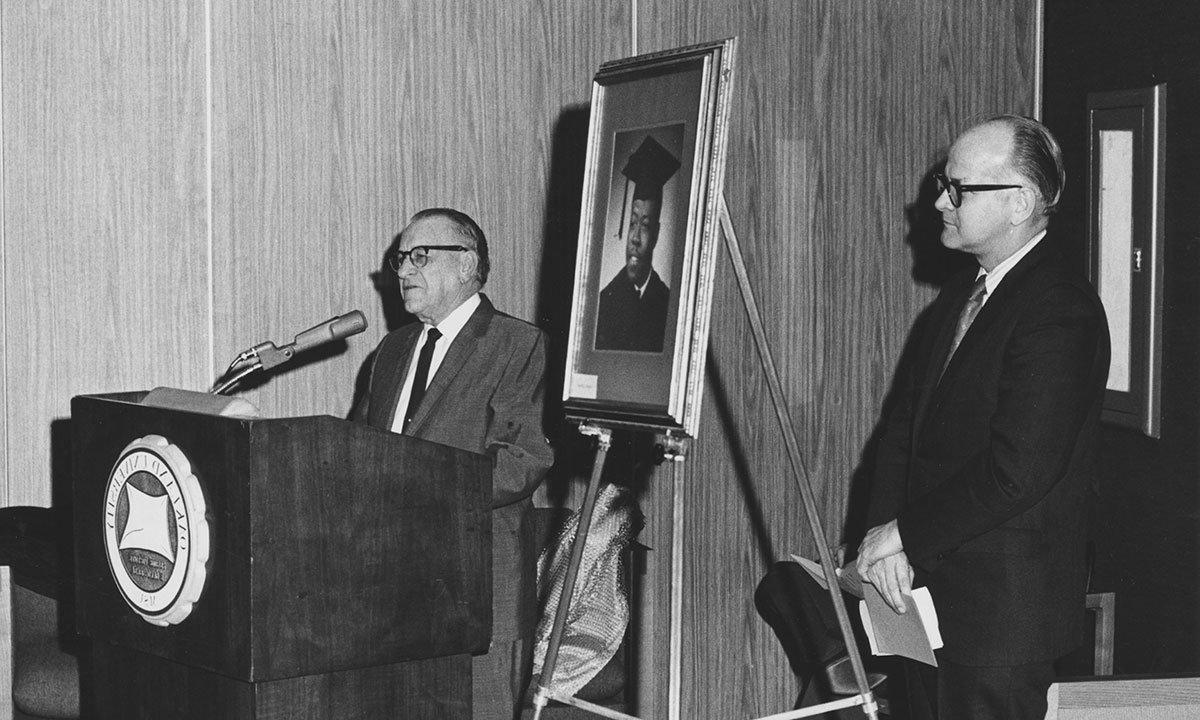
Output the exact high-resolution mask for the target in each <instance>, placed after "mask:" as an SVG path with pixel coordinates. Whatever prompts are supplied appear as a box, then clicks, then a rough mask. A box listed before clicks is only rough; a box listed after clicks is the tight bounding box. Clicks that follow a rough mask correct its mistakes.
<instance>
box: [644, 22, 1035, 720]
mask: <svg viewBox="0 0 1200 720" xmlns="http://www.w3.org/2000/svg"><path fill="white" fill-rule="evenodd" d="M638 8H639V11H640V13H641V14H640V16H639V18H638V27H639V28H640V32H641V35H640V37H639V41H638V43H639V47H640V48H641V50H642V51H643V52H650V51H654V50H661V49H666V48H669V47H673V46H679V45H686V44H690V43H694V42H699V41H704V40H710V39H715V38H720V37H726V36H730V35H738V36H739V38H740V45H739V50H740V53H741V55H740V57H739V67H738V69H737V78H736V90H735V100H734V108H735V110H734V113H733V119H732V132H731V135H730V145H729V163H728V171H727V179H726V183H725V188H726V196H727V198H728V201H729V206H730V209H731V213H732V216H733V223H734V226H735V228H736V230H737V232H738V235H739V240H740V241H741V245H742V250H743V253H744V254H745V259H746V263H747V265H748V266H749V271H750V275H751V282H752V284H753V287H754V291H755V294H756V296H757V298H758V300H759V304H760V306H761V307H762V308H763V312H764V314H765V317H764V321H765V324H766V330H767V334H768V336H769V338H770V341H771V343H772V351H773V353H774V356H775V359H776V363H777V364H778V366H779V369H780V373H781V376H782V377H781V380H782V382H783V385H784V389H785V393H787V395H788V397H789V402H790V407H789V410H790V412H791V415H792V420H793V422H794V423H795V425H796V429H797V432H798V434H799V438H800V442H801V446H802V451H803V452H804V453H805V459H806V463H807V468H808V472H809V474H810V477H811V481H812V485H813V489H814V491H815V495H816V499H817V504H818V507H819V508H820V510H821V512H822V516H823V518H825V523H826V525H825V532H826V535H827V540H828V541H829V542H830V543H831V544H832V545H833V546H836V545H838V544H839V543H840V542H841V539H842V532H843V529H844V526H845V523H846V518H847V513H848V512H852V511H853V509H854V508H852V507H849V503H848V499H849V498H850V497H851V486H852V484H853V483H854V482H855V478H856V477H857V476H858V475H860V474H862V472H863V453H864V451H865V450H866V448H867V447H868V446H869V440H870V437H871V433H872V430H873V428H874V426H875V424H876V422H877V421H878V419H879V416H880V412H881V409H882V406H883V402H884V398H885V396H886V393H887V390H888V386H889V383H890V381H891V378H892V374H893V371H894V369H895V364H896V361H897V359H898V357H899V354H900V351H901V349H902V347H903V343H904V341H905V339H906V337H907V334H908V331H909V329H910V326H911V324H912V322H913V320H914V319H915V317H916V315H917V313H918V312H919V311H920V309H921V308H922V307H923V306H924V305H925V304H926V303H927V302H928V301H929V300H930V299H931V298H932V295H933V288H932V287H930V285H929V284H927V283H925V282H918V281H916V280H914V263H915V262H916V258H917V253H916V250H917V248H918V247H924V245H925V244H927V243H929V242H930V241H931V238H929V237H924V236H920V233H919V232H918V230H919V229H917V228H914V227H913V226H912V225H910V222H909V215H908V214H907V212H906V210H907V208H908V207H909V206H911V205H914V204H915V203H917V201H918V199H919V198H920V195H921V189H922V188H921V182H922V179H923V177H924V176H925V175H926V174H927V173H928V172H929V171H931V170H932V169H933V166H934V165H935V164H936V163H937V162H938V161H939V160H941V159H942V157H943V155H944V153H945V151H946V148H947V147H948V144H949V142H950V140H951V139H952V138H953V136H954V135H955V134H956V133H957V132H958V131H959V130H961V129H963V128H964V127H965V126H966V125H968V124H970V122H971V121H972V120H974V119H982V118H983V117H986V116H988V115H990V114H994V113H996V112H1002V111H1017V112H1022V113H1026V114H1027V113H1029V112H1031V109H1032V108H1031V103H1032V94H1033V77H1032V72H1033V68H1034V58H1033V57H1032V52H1033V48H1034V42H1033V40H1034V38H1033V36H1032V33H1033V30H1034V19H1035V16H1034V11H1035V2H1033V0H1010V1H1009V2H1001V3H994V4H990V5H986V6H984V5H981V4H979V3H974V2H966V1H964V0H960V1H956V2H950V3H946V2H933V1H932V0H908V1H899V0H895V1H892V2H884V3H880V2H870V1H868V0H854V1H853V2H841V3H835V2H804V3H769V4H753V5H747V4H745V3H737V2H732V1H729V2H717V3H711V2H710V3H698V2H693V1H692V0H650V1H649V2H646V1H642V2H639V3H638ZM726 263H727V260H726V259H725V258H722V259H721V260H720V261H719V265H718V267H727V264H726ZM714 303H715V304H714V310H713V326H712V338H711V345H710V347H711V352H710V361H711V367H710V369H709V382H708V386H707V392H706V397H705V401H704V402H705V405H704V415H705V417H704V421H703V423H702V430H701V432H700V437H699V438H698V439H697V441H696V443H695V445H694V450H693V452H692V454H691V456H690V457H689V458H688V459H687V460H686V462H685V463H684V466H683V470H684V472H685V473H686V481H685V483H684V486H685V488H686V489H685V495H684V506H685V512H684V528H683V533H684V534H683V537H684V548H685V551H684V552H685V555H684V566H683V578H684V583H685V585H684V587H685V590H684V607H683V622H682V632H683V650H682V676H681V685H682V698H681V705H680V712H681V717H698V716H705V717H754V716H759V715H764V714H769V713H772V712H778V711H781V710H783V709H786V708H787V707H790V703H791V702H793V701H794V700H795V697H796V694H797V692H798V687H797V684H796V682H795V678H794V677H792V676H791V672H790V670H789V669H788V665H787V661H786V659H785V658H784V656H783V654H782V651H781V650H780V648H779V647H778V642H777V640H776V639H775V638H774V636H773V635H772V633H771V632H770V630H769V628H768V627H767V626H766V624H765V623H763V622H762V620H761V619H759V617H758V615H757V613H756V611H755V609H754V605H753V592H754V588H755V586H756V584H757V583H758V581H759V579H761V577H762V575H763V573H764V572H765V571H766V569H767V566H768V564H769V563H770V562H771V561H772V560H774V559H776V558H786V556H787V554H788V553H790V552H802V553H806V554H809V555H810V556H812V555H815V550H814V547H813V540H812V537H811V534H810V533H809V531H808V528H807V525H806V523H805V521H804V517H803V511H802V509H801V507H800V497H799V493H798V491H797V490H796V488H795V486H794V482H793V480H792V476H791V471H790V469H789V467H788V463H787V457H786V455H785V454H784V452H783V447H782V443H781V442H779V438H780V434H779V433H780V431H779V428H778V425H777V423H776V421H775V418H774V413H773V410H772V408H771V407H770V404H769V402H770V400H769V394H768V393H767V392H766V388H765V386H764V378H763V376H762V371H761V367H760V364H759V360H758V357H757V355H756V351H755V348H754V344H753V339H752V337H751V334H750V330H749V325H748V323H747V321H746V319H745V313H744V309H743V306H742V301H741V298H740V295H739V293H738V290H737V288H736V284H735V282H734V280H733V278H732V274H729V273H726V274H724V276H723V277H721V278H720V280H719V282H718V283H717V287H716V292H715V298H714ZM665 500H666V498H665V496H664V495H662V494H660V495H658V496H656V497H655V498H654V499H653V501H654V502H656V503H658V502H663V501H665ZM855 542H857V540H855Z"/></svg>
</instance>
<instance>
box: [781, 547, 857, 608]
mask: <svg viewBox="0 0 1200 720" xmlns="http://www.w3.org/2000/svg"><path fill="white" fill-rule="evenodd" d="M792 559H793V560H795V561H796V562H797V563H798V564H799V565H800V567H802V568H804V571H805V572H807V573H808V574H809V575H811V576H812V579H813V580H816V581H817V584H818V585H820V586H821V588H822V589H823V590H828V589H829V583H827V582H825V570H824V569H822V567H821V563H819V562H816V561H814V560H809V559H808V558H804V557H800V556H799V555H792ZM833 573H834V575H836V576H837V584H838V587H840V588H841V589H842V592H844V593H849V594H851V595H853V596H854V597H856V598H860V597H862V596H863V581H862V579H861V578H860V577H859V576H858V566H857V565H855V564H854V563H848V564H847V565H846V566H845V567H841V568H836V569H834V571H833Z"/></svg>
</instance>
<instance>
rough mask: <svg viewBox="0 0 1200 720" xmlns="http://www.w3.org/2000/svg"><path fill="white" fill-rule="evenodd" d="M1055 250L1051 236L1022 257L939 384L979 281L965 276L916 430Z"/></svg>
mask: <svg viewBox="0 0 1200 720" xmlns="http://www.w3.org/2000/svg"><path fill="white" fill-rule="evenodd" d="M1052 247H1053V246H1052V245H1051V244H1050V238H1049V236H1047V237H1044V238H1042V240H1041V242H1039V243H1038V244H1037V246H1036V247H1034V248H1033V250H1030V251H1029V254H1028V255H1026V256H1025V257H1023V258H1021V260H1020V262H1018V263H1017V264H1016V265H1015V266H1013V268H1012V269H1011V270H1009V271H1008V273H1007V274H1006V275H1005V276H1004V279H1003V280H1001V281H1000V285H999V286H997V287H996V292H995V293H994V294H993V295H992V296H991V297H989V298H988V300H987V303H986V304H984V306H983V308H982V309H981V310H980V311H979V314H978V315H976V316H975V320H974V321H973V322H972V323H971V327H970V328H968V329H967V333H966V334H965V335H963V339H962V342H961V343H959V345H958V349H957V350H955V351H954V357H952V358H950V363H949V364H948V365H946V372H944V373H941V377H940V381H939V373H940V371H941V367H942V363H943V362H944V359H945V357H946V353H947V352H948V351H949V349H950V343H951V342H952V341H953V339H954V329H955V325H956V324H957V323H958V315H959V312H960V311H961V310H962V306H963V304H964V303H966V301H967V295H968V293H970V290H971V287H970V285H971V283H973V282H974V281H975V278H974V276H973V275H971V276H964V277H968V278H969V279H967V284H966V287H965V288H963V289H962V290H960V291H959V292H957V293H956V297H957V301H956V304H955V305H953V306H952V308H951V309H950V310H949V312H948V313H947V314H948V315H949V317H948V318H947V320H946V322H943V323H942V330H941V333H940V334H939V336H938V340H937V344H936V345H935V348H936V350H937V352H936V353H934V357H935V358H936V360H937V361H936V362H931V363H929V365H928V367H926V373H927V374H926V378H925V379H926V385H925V388H926V391H925V393H924V397H923V399H922V401H921V402H919V404H918V413H919V414H918V415H917V416H916V418H917V422H915V423H914V424H913V426H914V428H920V427H921V425H920V422H921V421H922V420H924V416H925V414H926V413H927V412H929V411H932V410H934V409H936V408H937V407H938V406H940V405H941V403H942V401H943V399H944V398H945V393H946V388H947V387H949V385H950V384H951V383H952V381H953V380H954V378H955V377H956V376H957V375H958V374H959V373H960V372H961V371H962V368H963V366H964V365H965V364H966V363H968V362H969V361H970V358H971V356H972V354H974V353H976V352H979V351H981V350H983V349H985V348H980V347H979V343H980V342H982V340H981V338H983V337H984V335H985V334H986V333H987V330H988V328H989V327H990V326H992V325H993V324H995V323H996V321H997V319H998V318H1000V317H1001V316H1003V315H1004V313H1005V312H1006V311H1007V310H1008V309H1009V308H1010V307H1011V306H1012V303H1013V301H1014V300H1015V299H1016V298H1017V297H1018V296H1019V295H1020V293H1021V286H1022V285H1023V284H1024V280H1025V278H1026V277H1027V276H1028V275H1029V272H1030V271H1031V270H1032V269H1033V268H1034V267H1036V266H1037V265H1038V264H1039V263H1041V262H1042V261H1043V260H1044V259H1045V258H1047V257H1049V255H1050V252H1051V249H1052Z"/></svg>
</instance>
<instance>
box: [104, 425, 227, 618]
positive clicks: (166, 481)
mask: <svg viewBox="0 0 1200 720" xmlns="http://www.w3.org/2000/svg"><path fill="white" fill-rule="evenodd" d="M204 513H205V504H204V494H203V493H202V492H201V490H200V482H199V481H198V480H196V476H195V475H193V474H192V465H191V463H190V462H188V459H187V456H185V455H184V454H183V451H182V450H180V449H179V448H178V447H176V446H175V445H172V444H171V443H170V442H168V441H167V439H166V438H164V437H162V436H161V435H147V436H145V437H143V438H139V439H137V440H134V441H133V442H131V443H129V444H128V445H127V446H125V449H124V450H122V451H121V456H120V458H119V459H118V460H117V462H116V464H115V465H114V466H113V469H112V472H110V473H109V475H108V488H107V489H106V491H105V493H104V549H105V552H106V554H107V555H108V566H109V569H110V570H111V571H112V576H113V579H114V580H115V581H116V583H117V587H118V588H120V590H121V594H122V595H123V596H124V597H125V602H127V603H129V606H130V607H131V608H133V609H134V611H135V612H137V613H138V614H139V615H141V616H142V618H143V619H145V620H146V622H149V623H152V624H154V625H159V626H162V627H166V626H168V625H175V624H177V623H180V622H182V621H183V620H184V618H186V617H187V616H188V615H189V614H190V613H191V612H192V606H193V605H194V604H195V603H196V601H198V600H199V599H200V593H201V591H203V590H204V581H205V579H206V577H207V571H206V569H205V564H206V563H207V562H208V550H209V531H208V521H207V520H205V517H204Z"/></svg>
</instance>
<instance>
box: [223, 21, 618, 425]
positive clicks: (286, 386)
mask: <svg viewBox="0 0 1200 720" xmlns="http://www.w3.org/2000/svg"><path fill="white" fill-rule="evenodd" d="M626 17H627V16H625V15H624V14H623V12H622V11H621V9H620V8H617V9H613V8H595V9H594V8H591V7H589V6H585V5H580V6H563V5H562V4H561V3H554V2H537V1H534V0H529V1H527V2H522V3H511V2H502V1H501V0H495V1H494V2H488V3H471V4H467V5H455V6H454V7H453V10H450V9H448V6H445V5H443V4H436V3H395V2H390V1H384V0H379V1H377V2H370V3H359V2H325V1H323V0H310V1H308V2H302V3H274V4H270V3H268V4H260V3H255V4H247V3H238V2H231V1H218V2H216V3H215V4H214V13H213V25H214V41H213V68H214V71H213V75H214V100H213V107H214V138H215V143H214V145H215V150H214V176H215V181H214V228H215V233H214V234H215V237H214V255H215V256H216V258H217V266H216V271H215V275H216V278H215V287H216V289H217V292H216V297H217V307H216V311H215V312H216V320H217V322H216V327H217V337H216V347H217V356H218V360H219V361H222V360H223V359H224V358H228V357H230V356H231V355H232V354H233V353H236V352H237V351H238V350H240V349H241V348H243V347H246V346H248V345H251V344H253V343H255V342H257V341H259V340H261V339H275V340H289V339H290V338H291V335H292V334H293V333H294V332H296V331H298V330H301V329H303V328H305V327H307V326H308V325H310V324H312V323H315V322H317V321H320V320H323V319H325V318H326V317H329V316H331V315H333V314H335V313H340V312H343V311H345V310H348V309H350V308H361V309H362V310H363V311H364V312H365V313H366V314H367V316H368V319H369V321H370V323H371V328H370V329H369V330H368V331H367V333H366V334H365V335H364V336H361V337H358V338H353V339H351V340H350V343H349V348H348V350H347V352H345V354H344V355H342V356H340V357H337V358H334V359H331V360H329V361H327V362H323V363H320V364H317V365H311V366H308V367H303V368H301V369H298V370H296V371H295V372H293V373H290V374H288V375H287V376H285V377H280V378H276V379H275V380H273V381H272V382H271V383H269V384H268V385H266V386H265V387H264V388H262V389H261V390H259V391H257V392H255V393H251V394H250V397H251V399H252V400H253V401H254V402H256V403H257V404H258V405H259V406H260V407H261V408H262V409H263V410H264V411H266V412H267V413H268V414H281V415H285V414H296V413H307V412H330V413H333V414H335V415H341V414H344V413H345V412H346V410H347V409H348V408H349V405H350V401H351V397H352V390H353V381H354V377H355V373H356V372H357V371H358V369H359V367H360V365H361V364H362V362H363V359H364V357H365V356H366V354H367V353H368V352H369V351H370V350H371V349H372V348H373V347H374V345H375V342H376V341H377V339H378V338H379V337H380V336H381V335H382V334H383V332H384V331H385V330H386V328H385V327H384V325H385V311H384V308H383V307H382V306H381V300H380V296H379V294H377V293H376V291H375V288H374V284H373V282H372V280H371V278H370V273H371V272H372V271H374V270H377V269H379V267H380V262H381V259H382V255H383V252H384V250H385V249H386V248H387V246H388V245H389V244H390V243H391V241H392V238H393V237H394V235H395V234H396V233H397V232H399V230H400V229H401V228H402V227H403V225H404V224H405V222H406V220H407V218H408V217H409V216H410V215H411V214H412V213H414V212H416V211H417V210H419V209H421V208H423V207H429V206H450V207H457V208H459V209H461V210H464V211H465V212H467V213H469V214H470V215H472V216H473V217H474V218H475V219H476V220H477V221H478V222H479V223H480V225H481V226H482V227H483V229H484V231H485V232H486V233H487V235H488V237H489V240H490V246H491V252H492V267H493V276H492V279H491V280H490V281H489V283H488V287H487V288H486V291H487V292H488V293H489V294H490V295H491V297H492V299H493V300H494V301H495V302H496V304H497V306H498V307H500V308H501V309H503V310H505V311H507V312H510V313H512V314H514V315H517V316H519V317H523V318H527V319H531V320H533V319H535V318H534V317H533V314H534V309H535V301H536V299H537V297H538V294H537V293H538V289H539V282H540V280H541V275H540V271H541V258H542V256H543V253H544V245H545V243H546V242H547V239H546V238H545V237H544V235H543V227H544V224H545V221H544V217H545V215H546V213H547V209H546V204H547V203H546V196H547V191H548V188H547V183H548V179H549V178H548V174H549V170H550V167H551V163H552V158H551V152H552V134H553V130H554V127H555V122H556V121H557V119H558V116H559V114H560V113H561V112H562V111H563V109H564V108H568V107H571V106H573V105H577V104H579V103H583V102H586V101H587V99H588V98H589V95H590V79H591V75H592V73H593V72H594V71H595V68H596V67H598V65H599V63H600V62H601V61H602V60H604V59H608V58H610V57H617V56H620V55H621V54H623V52H624V51H625V44H626V41H624V40H623V39H622V38H623V37H624V36H622V35H621V34H620V33H619V32H614V28H620V27H623V26H625V25H627V22H628V21H627V19H626ZM574 240H575V238H574V237H573V236H572V237H569V238H561V239H560V238H554V239H553V241H555V242H567V243H572V244H573V243H574ZM385 278H387V279H388V280H390V276H386V275H385ZM569 293H570V288H569V283H567V282H566V281H565V280H564V281H563V282H562V296H563V298H567V297H569Z"/></svg>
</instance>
